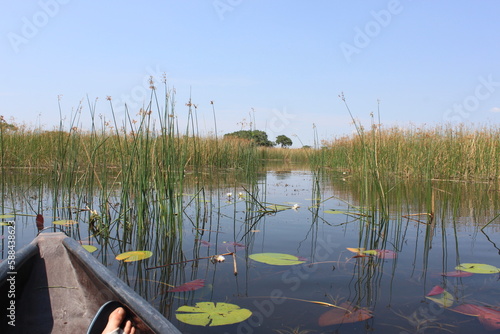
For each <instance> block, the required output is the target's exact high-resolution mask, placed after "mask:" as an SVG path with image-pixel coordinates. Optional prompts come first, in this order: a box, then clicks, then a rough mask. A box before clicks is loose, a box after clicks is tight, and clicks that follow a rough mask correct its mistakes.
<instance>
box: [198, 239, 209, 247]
mask: <svg viewBox="0 0 500 334" xmlns="http://www.w3.org/2000/svg"><path fill="white" fill-rule="evenodd" d="M200 244H201V245H202V246H205V247H210V246H212V243H211V242H208V241H205V240H200Z"/></svg>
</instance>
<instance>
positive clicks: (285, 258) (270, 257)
mask: <svg viewBox="0 0 500 334" xmlns="http://www.w3.org/2000/svg"><path fill="white" fill-rule="evenodd" d="M249 257H250V258H251V259H252V260H254V261H257V262H262V263H267V264H271V265H275V266H291V265H295V264H301V263H304V262H305V261H303V260H301V259H300V258H299V257H297V256H295V255H290V254H282V253H257V254H251V255H250V256H249Z"/></svg>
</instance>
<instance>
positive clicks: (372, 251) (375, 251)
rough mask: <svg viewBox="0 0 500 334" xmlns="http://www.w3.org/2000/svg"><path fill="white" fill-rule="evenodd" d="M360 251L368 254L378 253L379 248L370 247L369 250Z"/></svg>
mask: <svg viewBox="0 0 500 334" xmlns="http://www.w3.org/2000/svg"><path fill="white" fill-rule="evenodd" d="M360 253H363V254H368V255H378V250H376V249H369V250H365V251H361V252H360Z"/></svg>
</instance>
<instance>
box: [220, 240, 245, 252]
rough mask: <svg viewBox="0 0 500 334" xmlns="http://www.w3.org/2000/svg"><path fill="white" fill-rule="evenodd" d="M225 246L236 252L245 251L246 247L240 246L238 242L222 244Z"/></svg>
mask: <svg viewBox="0 0 500 334" xmlns="http://www.w3.org/2000/svg"><path fill="white" fill-rule="evenodd" d="M223 243H224V244H225V245H227V246H233V248H234V249H235V250H238V249H245V248H246V247H247V246H245V245H243V244H240V243H238V242H234V241H231V242H225V241H224V242H223Z"/></svg>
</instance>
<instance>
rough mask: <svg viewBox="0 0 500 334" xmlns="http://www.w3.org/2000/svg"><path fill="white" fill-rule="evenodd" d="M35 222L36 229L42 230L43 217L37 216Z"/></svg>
mask: <svg viewBox="0 0 500 334" xmlns="http://www.w3.org/2000/svg"><path fill="white" fill-rule="evenodd" d="M35 222H36V228H37V229H38V231H41V230H43V215H41V214H37V215H36V220H35Z"/></svg>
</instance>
